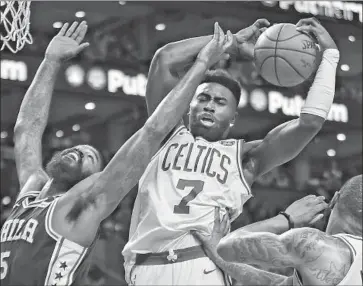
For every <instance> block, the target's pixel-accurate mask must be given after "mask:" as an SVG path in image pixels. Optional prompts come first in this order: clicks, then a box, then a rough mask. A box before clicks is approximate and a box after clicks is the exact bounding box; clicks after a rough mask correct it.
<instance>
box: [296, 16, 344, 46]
mask: <svg viewBox="0 0 363 286" xmlns="http://www.w3.org/2000/svg"><path fill="white" fill-rule="evenodd" d="M296 30H298V31H300V32H303V33H307V34H312V35H314V37H315V38H316V39H317V40H318V43H319V45H320V48H321V49H322V50H323V51H324V50H326V49H338V47H337V45H336V43H335V42H334V40H333V38H332V37H331V36H330V34H329V33H328V31H327V30H326V29H325V28H324V27H323V26H322V25H321V24H320V22H319V21H318V20H317V19H316V18H314V17H312V18H308V19H301V20H300V21H299V22H298V23H297V24H296Z"/></svg>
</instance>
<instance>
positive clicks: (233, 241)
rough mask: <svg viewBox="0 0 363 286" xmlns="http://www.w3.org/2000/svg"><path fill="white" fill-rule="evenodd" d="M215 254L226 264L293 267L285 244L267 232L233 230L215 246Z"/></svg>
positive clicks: (276, 236)
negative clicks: (226, 262)
mask: <svg viewBox="0 0 363 286" xmlns="http://www.w3.org/2000/svg"><path fill="white" fill-rule="evenodd" d="M287 234H288V232H287ZM217 253H218V255H219V256H221V257H222V258H223V259H224V260H226V261H228V262H237V263H246V264H253V265H260V266H267V267H271V266H274V267H283V265H284V266H286V267H291V265H293V264H292V262H291V261H290V258H289V255H288V254H289V252H288V250H287V249H286V246H285V244H284V243H283V242H282V241H280V239H279V236H278V235H276V234H273V233H269V232H258V233H253V232H248V231H245V230H244V229H238V230H235V231H233V232H232V233H230V234H228V235H227V236H225V237H224V238H222V240H221V241H220V243H219V244H218V246H217Z"/></svg>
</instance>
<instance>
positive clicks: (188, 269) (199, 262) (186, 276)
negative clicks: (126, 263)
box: [131, 257, 226, 286]
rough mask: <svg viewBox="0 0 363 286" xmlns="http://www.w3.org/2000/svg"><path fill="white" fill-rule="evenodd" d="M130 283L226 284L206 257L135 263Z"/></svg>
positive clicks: (222, 276)
mask: <svg viewBox="0 0 363 286" xmlns="http://www.w3.org/2000/svg"><path fill="white" fill-rule="evenodd" d="M131 285H135V286H141V285H142V286H144V285H164V286H165V285H209V286H211V285H213V286H214V285H216V286H217V285H218V286H219V285H223V286H224V285H226V283H225V280H224V273H223V272H222V271H221V270H220V269H219V268H218V267H217V266H216V265H215V264H214V263H213V262H212V260H210V259H209V258H208V257H201V258H197V259H191V260H187V261H183V262H177V263H172V264H163V265H136V266H134V268H133V270H132V271H131Z"/></svg>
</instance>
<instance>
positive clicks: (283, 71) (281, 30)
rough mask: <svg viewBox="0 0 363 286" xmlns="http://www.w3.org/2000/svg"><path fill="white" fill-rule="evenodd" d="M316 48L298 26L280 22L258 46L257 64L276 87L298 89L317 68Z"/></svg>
mask: <svg viewBox="0 0 363 286" xmlns="http://www.w3.org/2000/svg"><path fill="white" fill-rule="evenodd" d="M316 56H317V47H316V44H315V41H314V39H313V38H311V37H310V36H308V35H306V34H303V33H301V32H299V31H297V30H296V26H295V25H293V24H288V23H280V24H276V25H273V26H271V27H270V28H268V29H267V30H266V31H265V32H264V33H262V34H261V36H260V37H259V38H258V40H257V43H256V45H255V64H256V67H257V69H258V71H259V73H260V75H261V76H262V77H263V78H264V79H265V80H267V81H268V82H269V83H271V84H273V85H277V86H284V87H289V86H295V85H298V84H300V83H302V82H304V81H305V80H307V79H308V78H309V77H310V76H311V74H312V73H313V72H314V71H315V69H316Z"/></svg>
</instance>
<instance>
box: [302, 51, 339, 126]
mask: <svg viewBox="0 0 363 286" xmlns="http://www.w3.org/2000/svg"><path fill="white" fill-rule="evenodd" d="M338 62H339V51H338V50H337V49H327V50H325V51H324V53H323V59H322V61H321V63H320V66H319V69H318V71H317V73H316V75H315V79H314V82H313V84H312V86H311V88H310V90H309V93H308V96H307V98H306V101H305V104H304V106H303V108H302V109H301V115H300V119H303V120H305V119H306V121H307V122H308V123H310V122H311V121H312V120H311V118H312V116H311V115H313V118H314V117H315V118H319V119H320V122H322V120H321V119H323V120H325V119H326V118H327V117H328V114H329V111H330V108H331V106H332V103H333V99H334V94H335V78H336V69H337V65H338ZM306 115H307V116H306ZM309 115H310V116H309Z"/></svg>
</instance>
